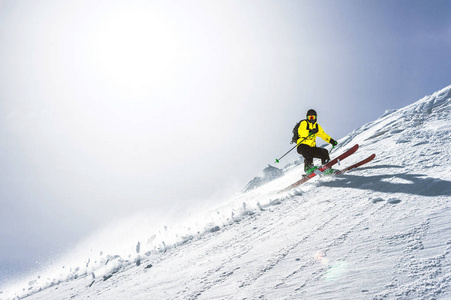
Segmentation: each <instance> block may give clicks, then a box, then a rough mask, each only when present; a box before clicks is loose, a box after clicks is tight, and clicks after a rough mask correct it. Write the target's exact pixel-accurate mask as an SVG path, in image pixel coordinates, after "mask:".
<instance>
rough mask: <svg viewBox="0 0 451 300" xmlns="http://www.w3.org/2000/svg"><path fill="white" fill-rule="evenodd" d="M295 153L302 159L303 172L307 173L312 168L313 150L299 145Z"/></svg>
mask: <svg viewBox="0 0 451 300" xmlns="http://www.w3.org/2000/svg"><path fill="white" fill-rule="evenodd" d="M297 151H298V153H299V154H300V155H302V156H303V157H304V171H305V172H307V171H308V170H310V169H311V168H312V167H313V155H314V151H313V148H312V147H310V146H308V145H305V144H300V145H299V146H298V147H297Z"/></svg>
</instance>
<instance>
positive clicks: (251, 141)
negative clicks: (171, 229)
mask: <svg viewBox="0 0 451 300" xmlns="http://www.w3.org/2000/svg"><path fill="white" fill-rule="evenodd" d="M450 15H451V1H440V0H434V1H415V0H404V1H385V0H377V1H360V0H355V1H346V0H345V1H334V0H331V1H324V0H321V1H313V0H311V1H283V0H277V1H263V0H259V1H243V0H240V1H238V0H237V1H231V0H228V1H225V0H224V1H207V0H205V1H163V0H162V1H148V0H146V1H144V0H143V1H137V0H116V1H97V0H77V1H75V0H68V1H57V0H53V1H51V0H41V1H32V0H22V1H13V0H7V1H5V0H3V1H1V0H0V179H1V180H0V201H1V202H0V206H1V209H0V241H1V244H0V270H2V271H0V281H1V280H2V278H3V279H4V278H7V277H9V276H12V275H14V273H19V272H22V271H24V270H26V269H30V268H34V267H35V266H36V265H38V264H39V262H40V261H42V260H45V259H46V258H49V257H52V256H54V255H57V254H58V253H60V251H62V250H64V249H67V248H68V247H71V246H73V245H74V244H76V243H78V241H79V240H80V239H82V238H83V237H85V236H86V235H88V234H89V233H90V232H92V231H93V230H95V229H97V228H99V227H102V226H104V225H105V224H107V223H110V222H113V221H114V220H116V219H118V218H122V217H126V216H129V215H131V214H133V213H135V212H138V211H142V210H145V209H153V210H157V211H159V212H161V214H163V215H164V214H165V213H167V211H177V210H183V209H185V208H187V207H192V206H195V205H199V204H200V203H214V202H215V201H220V200H218V199H220V198H223V197H224V195H226V194H229V193H231V192H236V191H239V189H240V188H243V187H244V186H245V185H246V183H247V182H248V181H249V180H251V179H252V178H253V177H254V176H259V175H261V170H262V169H263V168H264V167H266V166H267V164H270V163H271V164H272V163H273V162H274V160H275V158H277V157H280V156H281V155H282V154H284V153H285V152H286V151H287V150H289V149H290V148H291V146H292V145H290V144H289V142H290V140H291V130H292V128H293V126H294V124H295V123H296V122H297V121H299V120H300V119H302V118H304V116H305V112H306V111H307V110H308V109H309V108H314V109H316V110H317V112H318V114H319V116H318V117H319V119H318V121H319V123H320V124H321V126H322V127H323V128H324V129H325V131H326V132H327V133H328V134H329V135H331V136H332V137H333V138H334V139H336V140H338V139H340V138H342V137H344V136H345V135H346V134H348V133H349V132H351V131H352V130H353V129H355V128H357V127H359V126H361V125H363V124H364V123H366V122H369V121H372V120H374V119H376V118H378V117H379V116H380V115H382V114H383V113H384V111H385V109H390V108H400V107H403V106H405V105H408V104H410V103H412V102H414V101H416V100H418V99H420V98H422V97H423V96H425V95H428V94H431V93H433V92H435V91H436V90H439V89H441V88H443V87H445V86H447V85H449V84H450V83H451V55H450V53H451V18H450V17H449V16H450ZM319 144H321V141H319ZM295 158H296V155H295V153H294V151H293V153H291V156H288V157H287V158H285V159H284V161H282V165H281V166H283V165H285V164H286V163H288V162H290V161H291V160H293V159H295ZM221 201H222V200H221ZM36 262H38V263H36ZM5 270H6V271H5ZM2 272H3V273H2ZM0 283H1V282H0Z"/></svg>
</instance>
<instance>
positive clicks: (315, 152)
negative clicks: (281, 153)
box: [297, 109, 337, 174]
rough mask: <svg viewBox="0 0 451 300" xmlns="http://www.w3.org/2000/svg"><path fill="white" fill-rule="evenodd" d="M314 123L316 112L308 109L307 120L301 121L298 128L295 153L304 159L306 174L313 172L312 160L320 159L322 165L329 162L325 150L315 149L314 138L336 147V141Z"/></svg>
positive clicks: (327, 153)
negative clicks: (317, 137)
mask: <svg viewBox="0 0 451 300" xmlns="http://www.w3.org/2000/svg"><path fill="white" fill-rule="evenodd" d="M316 121H317V114H316V111H315V110H313V109H309V110H308V111H307V119H306V120H302V121H301V122H300V123H299V128H298V139H297V144H298V147H297V151H298V153H299V154H300V155H302V156H303V157H304V171H305V173H307V174H309V173H311V172H313V171H314V170H315V168H313V158H320V159H321V164H323V165H324V164H325V163H327V162H328V161H329V160H330V157H329V151H327V149H324V148H318V147H316V136H319V137H320V138H322V139H323V140H324V141H326V142H328V143H330V144H331V145H333V146H336V145H337V141H335V140H334V139H332V138H331V137H330V136H329V135H328V134H326V133H325V132H324V130H323V129H322V128H321V126H319V124H318V123H317V122H316Z"/></svg>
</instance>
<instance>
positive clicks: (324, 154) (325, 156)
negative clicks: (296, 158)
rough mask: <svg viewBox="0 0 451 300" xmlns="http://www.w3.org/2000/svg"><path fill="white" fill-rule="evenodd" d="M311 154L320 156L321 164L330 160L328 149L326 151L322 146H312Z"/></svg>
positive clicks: (315, 156)
mask: <svg viewBox="0 0 451 300" xmlns="http://www.w3.org/2000/svg"><path fill="white" fill-rule="evenodd" d="M311 155H312V157H314V158H320V159H321V164H323V165H324V164H326V163H327V162H328V161H329V160H330V157H329V151H327V149H324V148H318V147H312V148H311Z"/></svg>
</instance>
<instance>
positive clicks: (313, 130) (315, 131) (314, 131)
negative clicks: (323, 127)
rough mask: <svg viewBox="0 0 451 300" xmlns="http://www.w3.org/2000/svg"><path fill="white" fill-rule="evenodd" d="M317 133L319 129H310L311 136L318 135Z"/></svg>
mask: <svg viewBox="0 0 451 300" xmlns="http://www.w3.org/2000/svg"><path fill="white" fill-rule="evenodd" d="M317 133H318V128H313V129H310V131H309V135H312V134H317Z"/></svg>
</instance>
